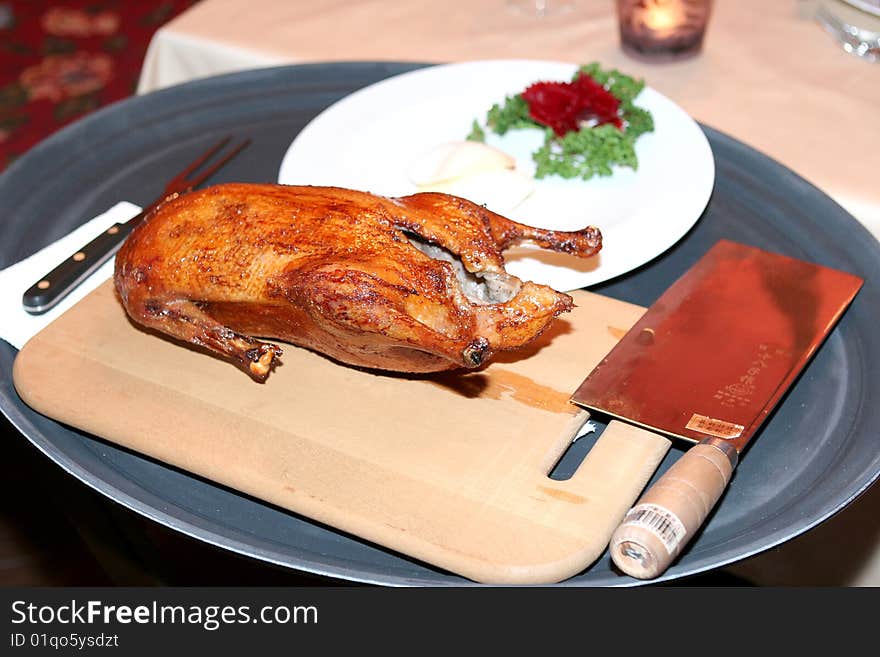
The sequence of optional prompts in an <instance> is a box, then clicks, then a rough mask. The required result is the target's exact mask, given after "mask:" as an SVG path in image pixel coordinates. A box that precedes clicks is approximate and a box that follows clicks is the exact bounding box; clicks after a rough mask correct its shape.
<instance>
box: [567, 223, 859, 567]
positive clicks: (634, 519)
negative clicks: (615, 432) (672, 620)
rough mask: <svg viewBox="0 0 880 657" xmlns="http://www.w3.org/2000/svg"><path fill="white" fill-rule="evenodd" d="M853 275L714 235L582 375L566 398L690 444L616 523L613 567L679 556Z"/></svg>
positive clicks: (851, 290)
mask: <svg viewBox="0 0 880 657" xmlns="http://www.w3.org/2000/svg"><path fill="white" fill-rule="evenodd" d="M863 282H864V281H863V280H862V279H861V278H859V277H858V276H854V275H852V274H849V273H846V272H843V271H839V270H836V269H831V268H828V267H823V266H820V265H816V264H813V263H809V262H805V261H803V260H798V259H796V258H790V257H787V256H782V255H777V254H773V253H769V252H767V251H763V250H761V249H757V248H755V247H751V246H747V245H744V244H739V243H736V242H732V241H729V240H721V241H719V242H718V243H717V244H715V245H714V246H713V247H712V248H711V249H710V250H709V251H708V252H707V253H706V254H705V255H704V256H703V257H702V258H701V259H700V260H699V261H697V263H696V264H694V265H693V267H691V268H690V269H689V270H688V271H687V272H685V274H684V275H683V276H682V277H681V278H679V279H678V280H677V281H676V282H675V283H673V285H672V286H671V287H670V288H669V289H667V290H666V291H665V292H664V293H663V294H662V295H661V296H660V298H659V299H657V301H656V302H655V303H654V304H653V305H651V307H650V308H649V309H648V310H647V311H646V312H645V314H644V315H643V316H642V317H641V319H640V320H639V321H638V322H637V323H636V324H635V325H634V326H633V327H632V328H631V329H630V330H629V331H628V332H627V333H626V335H624V337H623V338H622V339H621V340H620V342H618V344H617V345H616V346H615V347H614V348H613V349H612V350H611V351H610V352H609V353H608V355H607V356H606V357H605V358H604V359H603V360H602V361H601V362H600V363H599V364H598V365H597V366H596V367H595V369H594V370H593V371H592V372H591V373H590V374H589V375H588V376H587V378H586V379H585V380H584V381H583V383H581V385H580V386H579V387H578V389H577V390H576V391H575V393H574V395H572V397H571V401H572V402H574V403H576V404H578V405H580V406H584V407H586V408H588V409H591V410H596V411H601V412H604V413H606V414H608V415H611V416H613V417H615V418H619V419H622V420H624V421H626V422H630V423H632V424H636V425H639V426H641V427H644V428H647V429H651V430H654V431H658V432H660V433H663V434H666V435H670V436H677V437H679V438H682V439H684V440H686V441H690V442H696V443H698V444H697V445H696V446H694V447H692V448H691V449H689V450H688V451H687V452H686V453H685V454H684V456H682V457H681V458H680V459H679V460H678V461H677V462H676V463H675V464H674V465H673V466H672V467H671V468H670V469H669V470H668V471H667V472H666V473H665V474H664V475H663V476H662V477H661V478H660V479H659V480H658V481H657V482H656V483H655V484H654V485H653V486H651V488H650V489H649V490H648V491H647V492H646V493H645V494H644V495H643V496H642V498H641V499H640V500H639V501H638V502H637V504H636V505H635V506H634V507H633V508H632V509H631V510H630V511H629V512H628V513H627V514H626V516H625V517H624V519H623V522H622V523H621V525H620V526H619V527H618V528H617V530H616V531H615V533H614V535H613V536H612V538H611V543H610V550H611V556H612V559H613V560H614V562H615V563H616V564H617V566H618V567H619V568H620V569H621V570H623V571H624V572H625V573H627V574H629V575H631V576H633V577H638V578H640V579H651V578H654V577H657V576H659V575H661V574H662V573H663V572H664V571H665V570H666V568H667V567H668V566H669V564H670V563H671V562H672V561H673V560H674V559H675V557H676V556H678V554H679V553H680V552H681V550H682V548H683V547H684V546H685V545H686V544H687V542H688V540H689V539H690V538H691V537H692V536H693V534H694V533H695V532H696V531H697V530H698V529H699V527H700V526H701V524H702V523H703V521H704V520H705V519H706V517H707V516H708V515H709V512H710V511H711V510H712V508H713V507H714V506H715V503H716V502H717V501H718V499H719V498H720V497H721V494H722V493H723V492H724V490H725V488H726V487H727V484H728V482H729V481H730V477H731V475H732V473H733V470H734V469H735V468H736V465H737V463H738V461H739V454H740V453H741V452H742V451H743V449H744V448H745V446H746V445H747V444H748V442H749V440H751V438H752V437H753V436H754V435H755V432H756V431H757V430H758V429H759V427H760V426H761V424H762V423H763V421H764V420H765V419H766V418H767V416H768V415H769V414H770V412H771V411H772V410H773V408H774V407H775V406H776V404H777V402H779V400H780V398H781V397H782V396H783V395H784V394H785V392H786V390H788V388H789V387H790V386H791V384H792V382H793V381H794V380H795V378H796V377H797V376H798V374H799V373H800V372H801V371H802V370H803V368H804V367H805V366H806V364H807V363H808V361H809V360H810V358H811V357H812V356H813V354H814V353H815V352H816V350H817V349H818V348H819V346H820V345H821V343H822V341H823V340H824V339H825V337H826V336H827V335H828V334H829V333H830V332H831V330H832V329H833V327H834V325H835V323H836V322H837V321H838V320H839V319H840V317H841V315H842V314H843V313H844V311H845V310H846V308H847V307H848V306H849V304H850V302H851V301H852V300H853V298H854V297H855V295H856V293H857V292H858V291H859V289H860V288H861V286H862V283H863Z"/></svg>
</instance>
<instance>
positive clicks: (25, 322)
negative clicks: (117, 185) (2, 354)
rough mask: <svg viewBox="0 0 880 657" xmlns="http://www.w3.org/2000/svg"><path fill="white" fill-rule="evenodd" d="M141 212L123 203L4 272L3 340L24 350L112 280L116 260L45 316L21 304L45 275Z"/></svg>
mask: <svg viewBox="0 0 880 657" xmlns="http://www.w3.org/2000/svg"><path fill="white" fill-rule="evenodd" d="M140 211H141V208H139V207H138V206H137V205H135V204H134V203H129V202H128V201H121V202H119V203H117V204H116V205H114V206H113V207H112V208H110V209H109V210H107V211H106V212H104V213H103V214H99V215H98V216H97V217H95V218H94V219H92V220H91V221H89V222H87V223H85V224H83V225H82V226H80V227H79V228H77V229H76V230H75V231H73V232H72V233H70V234H69V235H67V236H66V237H62V238H61V239H60V240H58V241H57V242H54V243H52V244H50V245H49V246H47V247H46V248H44V249H42V250H41V251H37V253H35V254H33V255H32V256H29V257H27V258H25V259H24V260H22V261H21V262H17V263H15V264H14V265H10V266H9V267H7V268H6V269H4V270H2V271H0V338H3V339H4V340H6V342H8V343H9V344H11V345H12V346H13V347H15V348H16V349H21V348H22V347H23V346H24V343H25V342H27V341H28V340H30V339H31V338H32V337H33V336H34V335H36V334H37V333H39V332H40V331H41V330H42V329H43V328H44V327H45V326H47V325H48V324H50V323H51V322H52V321H53V320H54V319H56V318H57V317H58V316H59V315H61V314H62V313H63V312H64V311H65V310H67V309H68V308H70V307H71V306H72V305H73V304H75V303H76V302H77V301H79V300H80V299H82V298H83V297H84V296H86V295H87V294H88V293H89V292H91V291H92V290H94V289H95V288H96V287H98V286H99V285H100V284H101V283H103V282H104V281H106V280H107V279H108V278H110V276H111V275H112V274H113V258H110V260H108V261H107V262H105V263H104V264H103V265H101V267H100V268H99V269H98V270H97V271H95V272H94V273H93V274H92V275H91V276H89V277H88V278H87V279H86V280H85V281H83V282H82V283H81V284H80V285H79V287H77V288H75V289H74V290H73V291H72V292H71V293H70V294H68V296H67V297H66V298H65V299H64V300H63V301H61V302H60V303H59V304H58V305H57V306H55V307H54V308H53V309H52V310H49V311H48V312H46V313H43V314H42V315H31V314H28V313H27V312H26V311H25V309H24V307H23V306H22V305H21V296H22V295H23V294H24V292H25V290H27V289H28V288H29V287H30V286H31V285H33V284H34V283H35V282H37V281H38V280H39V279H40V277H41V276H43V275H44V274H46V273H47V272H49V271H52V269H54V268H55V267H57V266H58V263H60V262H62V261H63V260H64V259H65V258H69V257H70V256H71V255H72V254H74V253H76V251H77V250H78V249H80V248H82V246H83V245H84V244H88V243H89V242H90V241H91V240H93V239H94V238H95V237H97V236H98V235H100V234H101V233H102V232H104V231H105V230H107V229H108V228H110V226H112V225H113V224H115V223H122V222H124V221H128V220H129V219H131V218H132V217H133V216H135V215H136V214H137V213H138V212H140Z"/></svg>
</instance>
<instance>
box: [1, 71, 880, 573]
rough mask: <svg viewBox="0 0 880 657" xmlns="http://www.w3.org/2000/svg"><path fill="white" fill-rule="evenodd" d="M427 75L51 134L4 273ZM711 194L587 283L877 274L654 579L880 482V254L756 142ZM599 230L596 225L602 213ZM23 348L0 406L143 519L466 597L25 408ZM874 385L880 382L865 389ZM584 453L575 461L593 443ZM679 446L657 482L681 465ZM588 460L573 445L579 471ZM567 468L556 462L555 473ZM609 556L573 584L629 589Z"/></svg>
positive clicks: (736, 551)
mask: <svg viewBox="0 0 880 657" xmlns="http://www.w3.org/2000/svg"><path fill="white" fill-rule="evenodd" d="M419 66H421V65H418V64H396V63H367V62H361V63H334V64H314V65H305V66H290V67H281V68H274V69H264V70H259V71H249V72H244V73H235V74H231V75H225V76H220V77H215V78H210V79H206V80H201V81H196V82H191V83H188V84H185V85H181V86H178V87H174V88H171V89H167V90H163V91H159V92H156V93H152V94H149V95H145V96H142V97H137V98H132V99H128V100H125V101H123V102H120V103H117V104H115V105H112V106H110V107H107V108H104V109H102V110H100V111H98V112H96V113H95V114H93V115H90V116H89V117H87V118H85V119H84V120H81V121H79V122H77V123H75V124H73V125H71V126H69V127H67V128H66V129H64V130H61V131H60V132H58V133H56V134H55V135H53V136H52V137H50V138H49V139H47V140H46V141H44V142H42V143H41V144H40V145H39V146H37V147H36V148H34V149H33V150H32V151H30V152H29V153H27V154H26V155H25V156H24V157H22V158H21V159H20V160H18V161H16V162H15V163H14V164H13V165H12V166H11V167H10V168H9V169H8V170H7V171H6V172H5V173H4V174H3V175H2V176H0V209H2V220H0V221H2V224H0V230H2V240H0V267H6V266H8V265H10V264H12V263H13V262H16V261H17V260H19V259H21V258H23V257H25V256H27V255H29V254H30V253H32V252H34V251H36V250H37V249H38V248H40V247H42V246H44V245H45V244H47V243H49V242H51V241H53V240H56V239H58V238H59V237H61V236H63V235H65V234H66V233H68V232H69V231H70V230H72V229H73V228H75V227H76V226H78V225H79V224H81V223H83V221H85V220H86V219H87V218H89V217H92V216H94V215H96V214H98V213H99V212H101V211H103V210H105V209H106V208H107V207H109V206H111V205H113V204H114V203H115V202H117V201H119V200H122V199H126V200H130V201H132V202H136V203H141V204H144V203H146V202H148V201H149V200H151V198H150V197H151V196H154V195H155V194H156V193H158V190H160V189H161V188H162V186H163V184H164V182H165V180H166V179H167V178H168V176H169V174H170V173H171V172H174V171H177V170H178V169H179V168H181V167H182V166H183V165H184V164H185V163H186V162H188V161H189V160H190V159H192V157H194V155H195V154H196V153H198V152H199V151H200V150H202V149H204V148H205V147H206V146H207V145H208V144H210V143H211V142H212V141H214V140H216V139H217V138H218V137H219V136H221V135H225V134H228V133H233V134H236V135H240V136H245V135H248V136H250V137H251V138H252V139H253V144H252V145H251V147H250V148H249V149H248V150H247V151H246V152H245V153H246V154H245V155H243V156H240V157H239V158H237V159H236V160H235V161H233V162H232V163H231V164H230V165H229V166H228V167H226V168H225V169H224V170H223V171H221V173H220V174H218V176H217V177H216V178H215V182H220V181H232V180H237V181H251V182H274V181H275V179H276V176H277V173H278V166H279V164H280V162H281V158H282V156H283V155H284V152H285V150H286V149H287V147H288V145H289V144H290V142H291V140H292V139H293V138H294V136H295V135H296V134H297V133H298V132H299V131H300V130H301V129H302V128H303V127H304V126H305V125H306V124H307V123H308V122H309V121H310V120H311V119H312V118H313V117H314V116H316V115H317V114H318V113H319V112H320V111H321V110H323V109H324V108H325V107H327V106H328V105H330V104H331V103H333V102H335V101H336V100H338V99H339V98H342V97H343V96H345V95H347V94H349V93H351V92H352V91H354V90H356V89H359V88H361V87H363V86H366V85H368V84H371V83H373V82H376V81H378V80H380V79H383V78H385V77H388V76H390V75H395V74H398V73H402V72H405V71H408V70H412V69H414V68H418V67H419ZM704 130H705V132H706V135H707V136H708V138H709V142H710V144H711V146H712V150H713V152H714V156H715V160H716V169H717V178H716V183H715V189H714V193H713V196H712V198H711V200H710V202H709V205H708V207H707V209H706V211H705V212H704V214H703V216H702V217H701V219H700V220H699V221H698V222H697V225H696V226H695V227H694V228H693V229H692V230H691V231H690V232H689V233H688V234H687V235H686V236H685V238H684V239H683V240H682V241H681V242H679V243H678V244H677V245H675V246H674V247H673V248H672V249H670V250H668V251H667V252H665V253H663V254H662V255H661V256H659V257H658V258H656V259H654V260H653V261H652V262H649V263H648V264H646V265H644V266H642V267H640V268H639V269H638V270H636V271H633V272H631V273H629V274H627V275H625V276H622V277H619V278H617V279H615V280H613V281H610V282H608V283H605V284H602V285H600V286H597V287H595V288H592V289H593V291H595V292H600V293H602V294H606V295H609V296H612V297H616V298H619V299H623V300H626V301H630V302H633V303H638V304H641V305H649V304H650V303H651V302H652V301H653V300H654V299H656V298H657V297H658V296H659V295H660V293H661V292H662V291H663V290H664V289H665V288H666V287H667V286H668V285H669V284H670V283H671V282H672V281H673V280H675V279H676V278H677V277H678V276H679V275H680V274H682V273H683V272H684V271H685V270H686V269H687V268H688V267H689V266H690V265H691V264H693V263H694V262H695V261H696V260H697V259H698V258H699V257H700V256H701V255H702V254H703V253H704V252H705V251H706V250H707V249H708V248H709V247H710V246H711V245H712V244H714V242H715V241H716V240H718V239H719V238H729V239H733V240H737V241H740V242H745V243H748V244H753V245H755V246H759V247H761V248H764V249H767V250H771V251H776V252H779V253H783V254H786V255H790V256H794V257H799V258H804V259H807V260H811V261H813V262H817V263H820V264H824V265H828V266H832V267H837V268H840V269H845V270H848V271H851V272H853V273H856V274H858V275H860V276H862V277H863V278H865V279H866V281H867V282H866V284H865V286H864V288H863V289H862V291H861V292H860V293H859V295H858V297H857V298H856V300H855V302H854V304H853V306H852V307H851V308H850V309H849V311H848V312H847V313H846V315H845V316H844V318H843V320H842V321H841V323H840V324H839V325H838V327H837V328H836V329H835V330H834V332H833V333H832V335H831V336H830V337H829V338H828V340H827V341H826V342H825V344H824V345H823V346H822V348H821V349H820V350H819V352H818V354H817V355H816V357H815V359H814V360H813V361H812V363H811V364H810V365H809V366H808V368H807V369H806V370H805V372H804V373H803V374H802V375H801V377H800V378H799V380H798V381H797V382H796V384H795V386H794V387H793V388H792V389H791V390H790V392H789V393H788V395H787V396H786V397H785V398H783V401H782V403H781V405H780V406H779V407H778V408H777V410H776V411H775V413H774V414H773V415H772V416H771V418H770V419H769V421H768V423H767V424H765V425H764V428H763V429H762V430H761V432H760V433H759V434H758V436H757V440H756V441H755V442H754V443H753V446H752V447H750V448H749V450H748V451H747V452H746V454H745V455H744V458H743V461H742V464H741V466H740V468H739V469H738V470H737V472H736V475H735V478H734V480H733V482H732V484H731V486H730V490H729V491H728V493H727V494H726V496H725V497H724V498H723V499H722V501H721V504H720V506H719V507H718V509H717V510H716V512H715V513H714V515H713V516H712V517H711V518H710V521H709V523H708V524H707V526H706V527H705V529H704V531H703V532H702V533H701V534H700V535H699V536H697V537H696V539H695V541H694V542H693V543H692V544H691V545H690V547H689V548H688V550H687V551H686V553H685V554H684V555H683V556H682V557H681V559H680V560H679V561H678V562H677V563H676V564H675V565H674V566H673V567H672V568H670V569H669V571H667V573H666V574H665V575H664V576H663V577H662V578H661V579H659V580H656V581H661V582H662V581H669V580H674V579H678V578H682V577H685V576H689V575H694V574H697V573H702V572H706V571H708V570H711V569H715V568H718V567H721V566H724V565H727V564H730V563H733V562H735V561H737V560H740V559H743V558H745V557H748V556H751V555H754V554H757V553H759V552H761V551H763V550H766V549H768V548H770V547H773V546H775V545H779V544H781V543H783V542H785V541H787V540H789V539H791V538H793V537H795V536H797V535H799V534H801V533H803V532H805V531H807V530H809V529H810V528H811V527H814V526H815V525H817V524H819V523H820V522H822V521H823V520H825V519H827V518H829V517H830V516H832V515H833V514H835V513H836V512H838V511H840V510H841V509H843V508H844V507H845V506H846V505H847V504H848V503H849V502H851V501H852V500H853V499H855V498H856V497H857V496H858V495H860V494H861V493H862V492H864V491H865V490H866V489H867V488H868V487H869V486H870V485H871V483H872V482H873V481H874V480H875V479H876V478H877V476H878V473H880V442H878V440H877V438H878V427H880V403H878V402H880V399H878V397H880V387H878V386H877V385H876V383H877V372H880V331H878V330H877V323H876V322H877V319H876V318H877V309H878V308H880V298H878V296H880V287H878V282H880V245H878V243H877V241H876V240H875V239H874V238H873V237H872V236H871V235H870V234H869V233H868V231H867V230H865V229H864V228H863V227H862V226H861V225H860V224H859V223H858V222H857V221H856V220H855V219H854V218H852V217H851V216H850V215H849V214H847V213H846V211H844V210H843V209H842V208H841V207H840V206H838V205H837V204H836V203H835V202H834V201H833V200H831V199H830V198H829V197H828V196H826V195H825V194H823V193H822V192H821V191H819V190H818V189H816V188H815V187H813V186H812V185H810V184H809V183H807V182H806V181H804V180H803V179H802V178H800V177H798V176H797V175H796V174H794V173H792V172H791V171H789V170H788V169H786V168H784V167H782V166H781V165H779V164H778V163H776V162H774V161H772V160H771V159H769V158H767V157H765V156H764V155H762V154H760V153H758V152H756V151H755V150H753V149H751V148H749V147H748V146H746V145H744V144H742V143H740V142H738V141H736V140H734V139H731V138H730V137H727V136H725V135H724V134H721V133H719V132H717V131H715V130H713V129H711V128H705V127H704ZM594 221H595V223H599V224H600V225H601V218H595V219H594ZM15 355H16V351H15V350H14V349H13V348H11V347H10V346H9V345H8V344H6V343H5V342H2V341H0V368H2V372H3V377H2V382H0V383H2V385H0V408H2V410H3V413H4V414H5V415H6V416H7V417H8V418H9V420H10V421H11V422H12V423H13V424H14V425H15V426H16V427H17V428H18V430H20V431H21V432H22V433H23V434H24V435H25V436H26V437H27V438H28V439H29V440H30V441H31V442H32V443H33V444H34V445H35V446H36V447H37V448H39V449H40V450H42V451H43V452H44V453H45V454H46V455H47V456H48V457H49V458H50V459H52V461H54V462H55V463H56V464H57V465H58V466H60V467H61V468H63V469H64V470H65V471H67V472H68V473H70V474H72V475H73V476H74V477H76V478H78V479H80V480H81V481H83V482H85V483H86V484H88V485H89V486H91V487H93V488H94V489H95V490H97V491H99V492H101V493H103V494H104V495H106V496H107V497H109V498H111V499H113V500H115V501H116V502H118V503H120V504H122V505H124V506H126V507H128V508H130V509H133V510H134V511H136V512H138V513H140V514H142V515H144V516H146V517H148V518H151V519H153V520H155V521H156V522H159V523H162V524H163V525H166V526H167V527H170V528H173V529H175V530H177V531H180V532H183V533H184V534H187V535H189V536H192V537H195V538H198V539H201V540H203V541H206V542H208V543H211V544H213V545H216V546H220V547H222V548H226V549H228V550H232V551H234V552H237V553H240V554H244V555H248V556H250V557H253V558H255V559H258V560H262V561H265V562H270V563H273V564H277V565H281V566H285V567H288V568H291V569H295V570H298V571H302V572H308V573H317V574H321V575H325V576H328V577H331V578H336V579H338V580H340V581H341V582H344V581H349V582H366V583H375V584H384V585H434V586H438V585H440V586H442V585H466V584H468V583H469V582H468V581H466V580H464V579H463V578H461V577H458V576H456V575H453V574H450V573H447V572H443V571H440V570H437V569H435V568H432V567H430V566H427V565H425V564H423V563H420V562H416V561H414V560H412V559H409V558H407V557H405V556H402V555H400V554H396V553H393V552H390V551H388V550H385V549H383V548H381V547H378V546H375V545H372V544H369V543H366V542H364V541H361V540H359V539H357V538H355V537H352V536H349V535H346V534H343V533H340V532H338V531H336V530H334V529H333V528H330V527H326V526H323V525H320V524H318V523H315V522H312V521H310V520H309V519H307V518H303V517H299V516H297V515H294V514H291V513H288V512H286V511H283V510H281V509H278V508H276V507H273V506H271V505H267V504H265V503H263V502H260V501H259V500H255V499H253V498H250V497H248V496H245V495H242V494H240V493H237V492H236V491H233V490H230V489H228V488H224V487H222V486H218V485H216V484H214V483H212V482H210V481H206V480H204V479H200V478H198V477H194V476H192V475H190V474H188V473H186V472H183V471H181V470H177V469H174V468H170V467H168V466H165V465H163V464H161V463H159V462H156V461H153V460H150V459H148V458H144V457H143V456H140V455H139V454H136V453H133V452H130V451H127V450H124V449H120V448H118V447H115V446H114V445H112V444H109V443H107V442H105V441H103V440H100V439H98V438H95V437H92V436H89V435H85V434H82V433H80V432H77V431H75V430H72V429H70V428H68V427H65V426H63V425H60V424H58V423H56V422H54V421H52V420H50V419H48V418H46V417H43V416H41V415H39V414H37V413H35V412H33V411H31V410H30V409H29V408H28V407H27V406H25V405H24V404H23V403H22V401H21V400H20V399H19V398H18V395H17V394H16V392H15V390H14V388H13V386H12V382H11V372H12V363H13V360H14V358H15ZM871 383H874V384H875V385H871ZM576 445H582V447H579V448H578V449H580V450H581V451H585V450H586V449H587V448H588V446H589V445H588V443H587V442H586V441H579V442H578V443H576ZM680 449H681V448H680V447H676V448H674V449H673V450H672V451H671V452H670V454H669V456H668V457H667V458H666V460H665V461H664V463H663V464H662V466H661V468H660V470H659V471H658V474H659V473H662V472H663V471H664V470H665V469H666V468H668V467H669V465H670V464H671V463H672V462H673V461H674V460H675V459H676V458H677V457H678V456H680V454H681V451H680ZM580 455H581V454H579V453H576V451H575V450H571V453H570V454H569V456H568V457H567V460H568V461H569V462H570V464H574V463H576V462H577V460H578V458H579V456H580ZM566 467H569V468H573V467H574V466H573V465H569V466H567V465H566V463H563V464H561V465H560V466H559V470H560V472H562V471H564V470H565V468H566ZM638 583H639V582H637V581H636V580H633V579H631V578H629V577H626V576H624V575H622V574H620V573H619V572H617V571H616V570H615V569H614V568H613V566H612V564H611V562H610V560H609V558H608V556H607V554H606V555H604V556H603V557H602V558H601V559H600V560H599V561H597V562H596V563H595V564H594V565H593V566H592V567H590V568H589V569H588V570H586V571H584V572H583V573H581V574H579V575H577V576H576V577H573V578H571V579H569V580H568V581H566V582H564V583H563V585H566V586H597V585H601V586H628V585H634V584H638Z"/></svg>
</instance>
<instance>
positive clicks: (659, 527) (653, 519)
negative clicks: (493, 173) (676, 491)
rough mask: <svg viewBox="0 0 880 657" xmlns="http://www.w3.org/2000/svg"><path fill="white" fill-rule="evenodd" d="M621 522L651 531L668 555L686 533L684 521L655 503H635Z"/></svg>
mask: <svg viewBox="0 0 880 657" xmlns="http://www.w3.org/2000/svg"><path fill="white" fill-rule="evenodd" d="M623 522H624V523H625V524H627V525H637V526H639V527H644V528H645V529H648V530H650V531H652V532H653V533H654V534H656V535H657V537H658V538H659V539H660V540H661V541H662V542H663V547H665V548H666V552H667V553H668V554H670V555H671V554H672V553H673V552H674V551H675V548H676V547H678V545H679V544H680V543H681V542H682V540H684V537H685V535H686V534H687V530H686V529H685V527H684V523H682V521H681V520H679V518H678V516H677V515H675V514H674V513H672V512H671V511H669V510H667V509H664V508H663V507H662V506H657V505H656V504H637V505H636V506H634V507H633V508H631V509H630V510H629V511H628V512H627V514H626V516H625V517H624V519H623Z"/></svg>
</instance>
